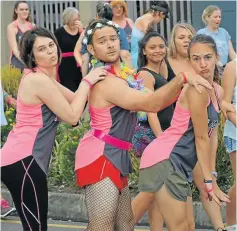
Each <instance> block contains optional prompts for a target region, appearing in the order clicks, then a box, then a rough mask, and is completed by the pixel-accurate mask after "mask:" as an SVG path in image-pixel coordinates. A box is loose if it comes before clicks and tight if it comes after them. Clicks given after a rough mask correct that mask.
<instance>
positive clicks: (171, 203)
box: [155, 185, 188, 231]
mask: <svg viewBox="0 0 237 231" xmlns="http://www.w3.org/2000/svg"><path fill="white" fill-rule="evenodd" d="M155 198H156V201H157V204H158V206H159V208H160V212H161V215H162V217H163V218H164V221H165V224H166V225H167V228H168V230H169V231H188V221H187V202H185V201H179V200H176V199H174V198H173V197H172V196H171V195H170V194H169V192H168V191H167V189H166V186H165V185H163V186H162V188H161V189H160V190H159V191H158V192H156V194H155Z"/></svg>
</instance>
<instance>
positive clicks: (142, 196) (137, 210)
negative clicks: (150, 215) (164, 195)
mask: <svg viewBox="0 0 237 231" xmlns="http://www.w3.org/2000/svg"><path fill="white" fill-rule="evenodd" d="M154 199H155V195H154V193H149V192H140V193H139V194H138V195H137V196H136V197H135V198H134V199H133V200H132V211H133V216H134V221H135V224H136V223H138V222H139V221H140V219H141V218H142V216H143V215H144V213H145V212H146V211H147V210H148V208H149V206H150V205H151V203H152V202H153V201H154Z"/></svg>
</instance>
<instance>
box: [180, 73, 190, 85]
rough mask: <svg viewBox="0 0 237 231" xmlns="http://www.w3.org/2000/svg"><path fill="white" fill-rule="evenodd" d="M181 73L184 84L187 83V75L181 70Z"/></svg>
mask: <svg viewBox="0 0 237 231" xmlns="http://www.w3.org/2000/svg"><path fill="white" fill-rule="evenodd" d="M181 75H182V76H183V81H184V84H185V83H187V82H188V81H187V77H186V75H185V74H184V73H183V72H181Z"/></svg>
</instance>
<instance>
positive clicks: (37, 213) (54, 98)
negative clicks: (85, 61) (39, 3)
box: [1, 28, 107, 231]
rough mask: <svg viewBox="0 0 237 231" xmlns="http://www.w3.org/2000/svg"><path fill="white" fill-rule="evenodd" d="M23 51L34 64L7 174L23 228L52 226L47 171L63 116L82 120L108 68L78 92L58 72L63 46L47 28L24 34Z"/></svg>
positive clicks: (5, 159)
mask: <svg viewBox="0 0 237 231" xmlns="http://www.w3.org/2000/svg"><path fill="white" fill-rule="evenodd" d="M20 57H21V59H22V60H23V61H24V63H25V65H26V67H27V68H28V70H25V74H24V76H23V77H22V80H21V83H20V86H19V90H18V97H17V110H16V111H17V115H16V118H17V122H16V125H15V126H14V128H13V130H12V131H11V132H10V133H9V135H8V138H7V141H6V143H5V144H4V146H3V148H2V150H1V173H2V174H1V180H2V182H3V183H4V184H5V185H6V187H7V188H8V190H9V191H10V193H11V195H12V198H13V201H14V204H15V207H16V210H17V212H18V214H19V216H20V219H21V222H22V226H23V230H25V231H26V230H47V212H48V189H47V172H48V167H49V161H50V157H51V151H52V148H53V145H54V140H55V136H56V128H57V125H58V123H59V120H63V121H65V122H66V123H69V124H72V125H75V124H77V122H78V121H79V118H80V116H81V114H82V111H83V109H84V106H85V103H86V101H87V96H88V93H89V89H90V88H91V87H92V84H94V83H96V82H97V81H98V80H101V79H103V78H104V77H101V76H105V75H106V73H107V72H106V71H105V70H104V68H98V69H95V70H93V71H92V72H91V73H90V74H88V76H86V77H85V79H84V80H83V82H82V83H81V84H80V86H79V88H78V91H77V92H76V93H75V94H74V93H73V92H71V91H69V90H68V89H67V88H65V87H63V86H62V85H61V84H59V83H58V82H57V81H56V80H55V76H54V75H55V74H56V73H55V67H56V65H58V64H59V62H60V48H59V46H58V44H57V40H56V38H55V37H54V36H53V35H52V33H51V32H50V31H48V30H46V29H43V28H34V29H32V30H30V31H27V32H26V33H25V34H24V35H23V37H22V39H21V41H20ZM13 172H15V173H17V174H12V173H13Z"/></svg>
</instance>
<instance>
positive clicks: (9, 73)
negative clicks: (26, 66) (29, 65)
mask: <svg viewBox="0 0 237 231" xmlns="http://www.w3.org/2000/svg"><path fill="white" fill-rule="evenodd" d="M1 77H2V87H3V89H4V90H5V91H6V92H7V93H8V94H9V95H12V96H13V97H14V98H16V97H17V92H18V88H19V84H20V80H21V77H22V73H21V71H20V69H17V68H12V67H9V66H4V67H2V68H1Z"/></svg>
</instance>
